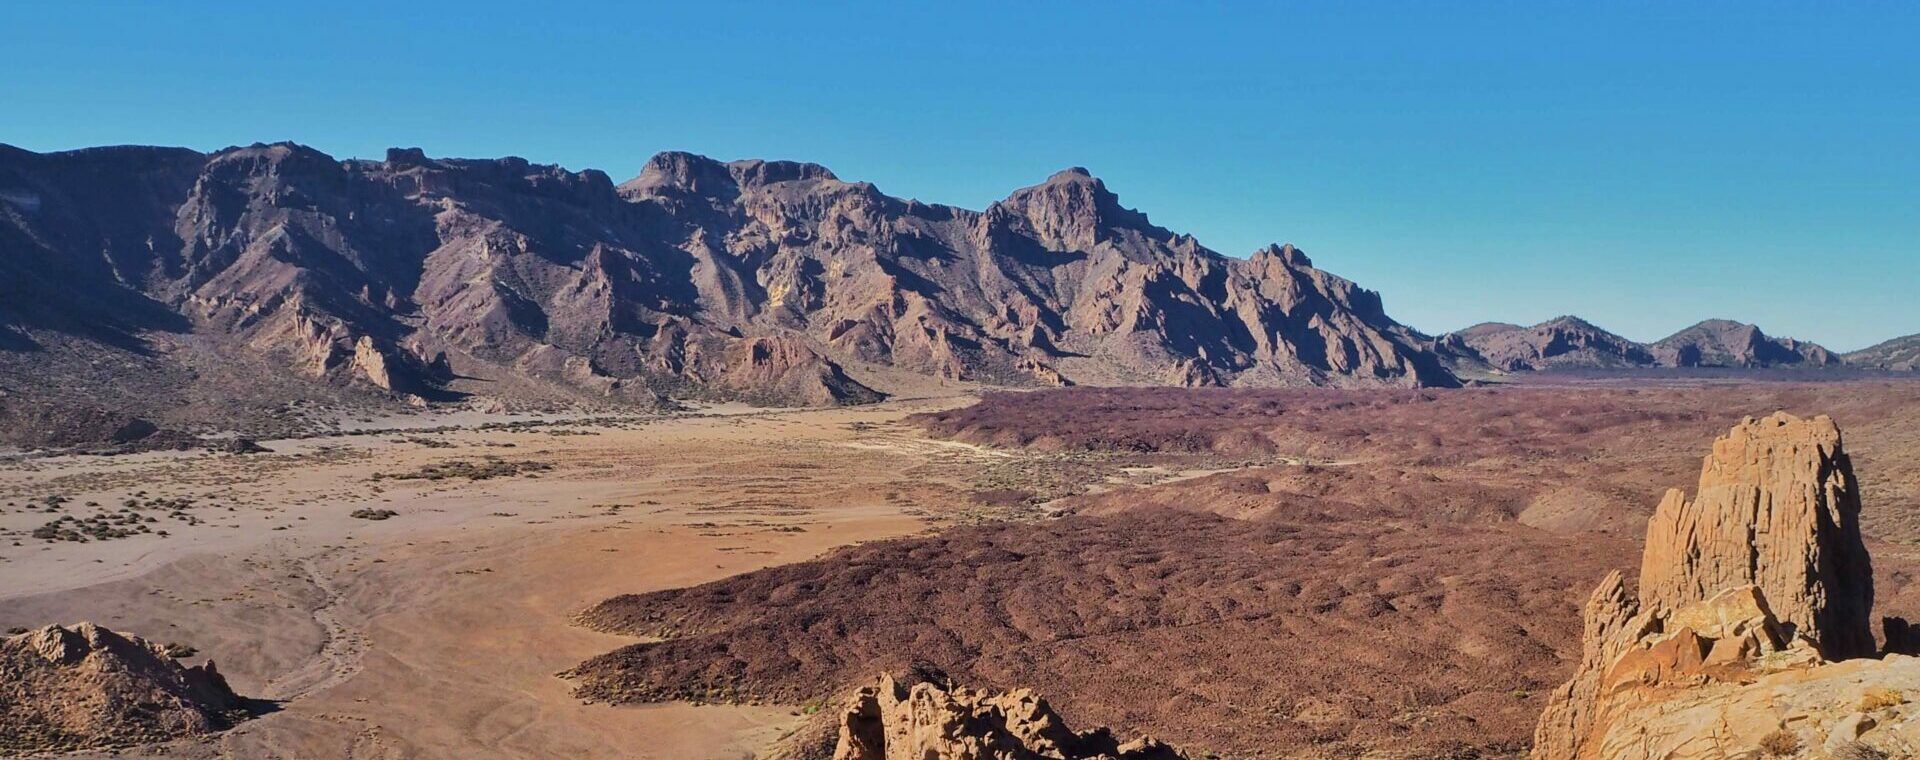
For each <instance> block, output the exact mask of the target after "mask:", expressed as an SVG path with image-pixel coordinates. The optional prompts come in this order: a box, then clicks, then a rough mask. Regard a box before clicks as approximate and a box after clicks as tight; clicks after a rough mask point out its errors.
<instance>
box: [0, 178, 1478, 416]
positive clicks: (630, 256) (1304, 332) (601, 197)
mask: <svg viewBox="0 0 1920 760" xmlns="http://www.w3.org/2000/svg"><path fill="white" fill-rule="evenodd" d="M0 251H5V252H6V254H7V255H4V256H0V326H4V327H0V352H5V353H0V381H4V380H5V379H6V378H7V375H8V373H14V374H18V375H20V376H22V377H25V376H27V375H28V374H29V373H31V372H32V371H33V370H35V369H45V368H46V367H47V366H50V364H51V363H52V359H51V358H50V357H51V356H52V355H57V354H60V353H62V352H67V351H71V350H74V349H73V348H72V346H71V345H70V344H72V343H74V342H76V341H79V342H83V343H85V344H86V345H89V346H96V347H104V349H103V350H112V351H119V352H121V353H122V354H127V355H134V356H142V357H145V356H153V357H158V359H159V360H169V359H172V360H175V361H176V363H184V362H188V360H189V359H193V358H195V357H199V358H201V359H204V360H205V361H204V362H203V364H204V366H207V367H210V368H215V372H198V373H182V377H186V378H188V379H187V380H185V381H184V382H202V383H204V382H210V381H211V380H212V378H210V377H208V376H209V375H210V374H215V373H217V372H218V371H228V372H240V371H241V366H240V364H238V363H235V362H231V361H226V360H225V359H227V358H229V357H235V356H246V357H265V358H263V359H262V361H263V362H265V363H267V364H268V366H269V368H271V369H278V370H283V371H284V370H286V369H289V368H291V369H292V370H293V373H292V374H296V375H298V376H300V377H303V378H306V379H307V380H309V381H311V382H313V383H316V384H319V385H322V386H324V387H327V388H358V389H361V390H364V391H366V392H369V393H372V394H376V395H378V394H388V395H393V394H412V395H414V396H420V397H426V398H432V397H434V396H435V393H436V391H457V392H476V393H497V392H502V391H501V390H500V389H502V388H525V387H531V385H539V386H540V387H543V388H546V387H551V388H553V389H557V390H556V391H555V392H559V391H562V390H564V391H565V392H568V393H573V394H578V395H583V396H584V397H586V398H588V399H596V398H601V397H607V396H612V397H614V398H616V399H629V400H635V401H647V400H649V399H651V398H652V394H651V393H650V392H674V393H687V394H702V393H704V394H709V395H722V396H739V395H754V396H760V397H774V396H781V397H784V398H783V399H782V400H785V401H795V402H801V401H804V402H812V403H821V402H829V401H830V402H837V403H845V402H849V401H859V400H865V399H868V398H872V397H874V396H875V394H874V393H873V391H872V389H870V388H868V389H865V390H862V389H861V388H860V387H858V386H857V381H853V380H842V379H840V378H841V376H842V375H845V376H848V377H854V376H859V375H861V372H862V370H863V368H875V369H887V368H890V369H895V370H902V371H905V372H911V373H919V374H924V375H928V376H933V377H939V378H944V379H948V380H967V381H981V382H991V383H1000V384H1013V385H1023V384H1045V385H1060V384H1066V383H1072V382H1109V383H1115V382H1118V383H1134V384H1165V383H1181V384H1206V385H1332V386H1428V385H1454V384H1456V381H1455V379H1454V378H1453V376H1452V375H1451V374H1450V373H1449V372H1448V371H1447V370H1446V369H1445V368H1444V367H1443V366H1441V364H1440V362H1439V360H1438V357H1437V356H1436V355H1435V354H1434V353H1433V351H1432V350H1431V349H1430V348H1429V346H1428V343H1429V342H1430V339H1428V338H1427V337H1425V336H1422V335H1420V334H1419V333H1417V332H1415V331H1413V330H1411V329H1409V328H1407V327H1405V326H1403V325H1401V324H1399V323H1397V322H1395V321H1393V320H1392V319H1391V318H1389V317H1388V316H1387V315H1386V312H1385V311H1384V309H1383V308H1382V306H1381V302H1380V299H1379V296H1378V295H1377V294H1375V293H1373V292H1371V291H1367V290H1365V289H1363V288H1360V287H1358V286H1356V285H1355V284H1353V283H1352V282H1349V281H1347V280H1344V279H1341V278H1338V277H1335V276H1333V275H1330V274H1328V273H1326V272H1324V271H1321V270H1319V269H1317V268H1315V267H1314V266H1313V264H1312V262H1311V261H1309V260H1308V259H1307V257H1306V256H1305V255H1304V254H1303V253H1301V252H1300V251H1299V250H1298V249H1295V248H1293V247H1292V246H1274V247H1270V248H1268V249H1265V250H1262V251H1260V252H1257V253H1255V254H1254V255H1253V256H1252V257H1251V258H1250V259H1235V258H1230V257H1227V256H1223V255H1221V254H1219V253H1216V252H1214V251H1212V250H1210V249H1208V248H1206V247H1205V246H1202V245H1200V244H1199V242H1198V241H1196V240H1194V238H1192V237H1191V236H1188V235H1181V234H1177V233H1174V232H1170V231H1168V230H1166V229H1163V228H1160V227H1157V226H1155V225H1153V224H1152V223H1151V222H1149V221H1148V219H1147V216H1146V215H1145V214H1143V213H1140V212H1139V211H1135V210H1133V209H1129V208H1126V207H1125V206H1123V205H1122V204H1121V203H1120V200H1119V198H1118V196H1116V195H1114V194H1113V193H1112V192H1111V191H1109V190H1108V189H1107V187H1106V185H1105V184H1104V183H1102V182H1101V181H1100V180H1099V179H1096V178H1094V177H1093V176H1091V175H1090V174H1088V173H1087V172H1086V171H1085V170H1080V169H1074V170H1068V171H1063V172H1060V173H1058V174H1055V175H1054V176H1053V177H1051V178H1049V179H1048V180H1047V181H1045V182H1043V183H1041V184H1039V185H1036V186H1033V187H1029V188H1025V189H1022V190H1018V191H1016V192H1014V193H1012V194H1011V195H1010V196H1008V197H1007V198H1006V199H1005V200H1003V201H1000V202H998V203H995V204H993V205H991V206H989V207H988V208H987V209H985V210H983V211H972V210H967V209H960V208H953V207H949V206H939V205H929V204H924V203H920V202H918V201H912V200H905V199H900V198H894V197H891V196H888V195H885V194H883V193H881V192H880V191H879V190H878V189H877V188H875V187H874V186H873V185H871V184H867V183H862V182H848V181H843V180H841V179H840V178H838V177H837V176H835V175H834V174H833V173H832V172H831V171H828V170H827V169H826V168H824V167H820V166H816V165H813V164H803V163H795V162H788V161H758V160H749V161H734V162H730V163H728V162H720V161H715V160H712V159H709V158H706V157H703V156H696V155H692V154H687V153H662V154H660V155H658V156H655V157H654V158H653V159H652V160H651V161H649V162H648V163H647V165H646V167H645V168H643V169H642V170H641V172H640V175H639V176H638V177H636V178H635V179H633V180H631V181H629V182H626V183H624V184H620V185H615V184H614V183H613V182H612V181H611V180H610V179H609V178H608V177H607V175H605V174H604V173H601V172H599V171H593V170H587V171H578V172H576V171H569V170H566V169H562V168H560V167H557V166H541V165H536V164H531V163H528V162H527V161H525V160H522V159H519V158H502V159H493V160H469V159H452V158H431V157H428V156H427V155H426V154H425V153H424V152H422V151H419V150H417V149H405V150H403V149H396V150H393V151H389V153H388V154H387V156H386V157H385V159H384V160H379V161H372V160H338V159H335V158H333V157H331V156H328V155H326V154H324V153H321V152H319V151H317V150H313V149H312V148H308V147H305V146H301V145H296V144H292V143H276V144H272V145H252V146H246V147H235V148H228V149H225V150H221V151H217V152H214V153H211V154H202V153H198V152H195V151H190V150H179V149H160V148H134V147H117V148H99V149H92V150H84V151H71V152H62V153H46V154H41V153H33V152H29V151H24V150H18V149H15V148H10V147H6V146H0ZM181 336H185V337H181ZM769 340H771V341H776V342H777V343H776V344H775V345H774V346H773V348H774V349H775V350H774V352H773V353H774V356H772V357H771V358H773V359H774V361H771V362H761V363H754V362H753V361H752V360H751V359H749V363H748V365H746V366H747V367H748V369H747V371H745V372H737V371H734V369H733V368H732V367H733V366H734V365H732V364H731V363H730V362H731V359H733V358H738V357H741V356H748V357H751V356H759V355H762V354H764V352H765V349H767V348H768V347H769V346H768V344H765V343H764V342H763V341H769ZM690 353H700V354H703V355H704V356H705V357H707V358H706V360H705V363H700V362H695V361H693V358H694V357H691V356H689V355H688V354H690ZM116 355H118V354H116ZM721 357H724V358H721ZM268 359H271V361H270V362H269V361H268ZM788 359H790V360H791V361H788ZM789 371H790V372H789ZM147 375H148V377H149V378H151V377H152V376H153V375H154V373H147ZM36 379H39V380H44V378H36ZM119 382H122V383H131V382H135V381H134V380H132V379H128V378H122V379H120V380H119ZM148 382H152V381H151V380H148ZM743 382H745V383H746V384H747V385H749V386H750V387H742V385H741V383H743ZM20 384H21V385H25V383H20Z"/></svg>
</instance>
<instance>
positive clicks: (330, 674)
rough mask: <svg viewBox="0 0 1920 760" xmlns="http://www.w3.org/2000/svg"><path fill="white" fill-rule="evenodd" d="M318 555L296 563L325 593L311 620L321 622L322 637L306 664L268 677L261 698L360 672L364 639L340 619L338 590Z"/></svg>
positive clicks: (290, 696) (293, 695)
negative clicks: (276, 676) (318, 647)
mask: <svg viewBox="0 0 1920 760" xmlns="http://www.w3.org/2000/svg"><path fill="white" fill-rule="evenodd" d="M319 559H320V558H318V557H304V558H301V559H300V562H299V565H300V570H301V572H302V574H304V575H305V576H306V578H307V580H308V581H309V582H311V583H312V584H313V585H314V586H315V587H316V588H318V589H320V591H321V593H323V594H325V595H326V598H325V602H324V603H323V604H321V605H320V606H319V607H316V608H314V610H313V621H314V622H315V623H317V624H318V625H319V626H320V629H321V630H322V631H323V632H324V635H325V638H324V639H322V641H321V644H320V650H319V651H318V652H315V653H314V656H313V659H312V660H310V661H309V662H308V663H307V664H305V665H302V666H301V667H300V668H299V669H297V670H294V671H293V672H290V673H287V674H285V675H282V676H280V677H278V678H275V679H273V680H272V681H269V682H268V683H267V687H266V689H265V690H263V691H262V693H261V694H260V698H262V699H270V700H274V701H277V702H287V701H292V700H295V699H299V698H301V697H305V696H307V695H310V694H315V693H318V692H321V691H324V690H326V689H328V688H330V687H332V686H335V685H337V684H340V683H343V682H345V681H346V680H347V679H349V678H352V677H353V676H354V674H355V673H358V672H360V660H361V656H362V655H363V654H364V652H365V650H366V641H365V639H364V638H363V637H362V635H361V633H360V632H359V631H355V630H353V629H350V628H348V627H347V626H346V625H345V624H344V623H342V622H340V615H339V607H340V603H341V599H342V597H341V594H340V590H339V588H338V587H336V586H335V585H334V582H333V580H332V579H331V578H329V577H328V575H327V573H326V571H324V570H321V569H320V566H319Z"/></svg>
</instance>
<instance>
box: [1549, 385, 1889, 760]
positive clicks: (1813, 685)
mask: <svg viewBox="0 0 1920 760" xmlns="http://www.w3.org/2000/svg"><path fill="white" fill-rule="evenodd" d="M1859 512H1860V498H1859V490H1858V485H1857V482H1856V481H1855V479H1854V475H1853V471H1852V467H1851V465H1850V463H1849V461H1848V459H1847V456H1846V453H1845V451H1844V449H1843V447H1842V444H1841V436H1840V432H1839V430H1838V429H1837V428H1836V427H1835V426H1834V424H1833V422H1832V421H1831V420H1829V419H1827V418H1826V417H1816V418H1814V419H1811V420H1803V419H1800V418H1797V417H1793V416H1791V415H1787V414H1784V413H1783V414H1775V415H1773V416H1771V417H1767V418H1764V419H1747V420H1744V421H1742V422H1741V423H1740V424H1739V425H1738V426H1736V427H1735V428H1734V429H1733V430H1732V432H1730V433H1728V434H1727V435H1726V436H1723V437H1722V438H1720V439H1719V440H1717V441H1715V442H1714V447H1713V453H1712V454H1710V455H1709V456H1708V457H1707V458H1706V461H1705V463H1704V465H1703V466H1702V468H1701V476H1700V487H1699V491H1698V492H1697V493H1696V494H1695V497H1694V498H1693V499H1692V500H1688V499H1687V498H1686V497H1685V494H1683V493H1681V492H1679V491H1677V490H1676V491H1670V492H1669V493H1668V494H1667V496H1666V498H1665V499H1664V500H1663V501H1662V502H1661V504H1660V507H1659V509H1658V510H1656V512H1655V514H1654V516H1653V518H1652V520H1651V521H1650V522H1649V524H1648V528H1647V543H1646V551H1645V554H1644V556H1643V565H1642V568H1641V578H1640V588H1639V591H1638V593H1634V592H1632V591H1629V589H1628V587H1627V584H1626V581H1625V579H1624V577H1623V576H1622V575H1621V574H1620V573H1619V572H1614V573H1613V574H1611V575H1609V576H1608V577H1607V578H1606V580H1604V581H1603V582H1602V583H1601V584H1600V586H1599V588H1597V589H1595V591H1594V593H1593V595H1592V596H1591V597H1590V598H1589V599H1588V601H1587V605H1586V608H1585V610H1584V613H1583V614H1584V618H1585V638H1584V641H1583V652H1582V657H1581V662H1580V665H1579V667H1578V669H1577V670H1576V671H1575V673H1574V676H1573V678H1572V679H1570V680H1569V681H1568V682H1567V683H1566V684H1565V685H1563V686H1561V687H1560V689H1558V690H1557V691H1556V692H1555V693H1554V694H1553V696H1552V698H1551V699H1550V700H1549V702H1548V705H1547V707H1546V709H1545V710H1544V711H1543V713H1542V715H1541V718H1540V723H1539V727H1538V729H1537V731H1536V734H1535V739H1534V747H1533V755H1532V756H1533V757H1534V758H1535V760H1640V759H1641V758H1646V759H1649V760H1651V759H1652V758H1660V759H1662V760H1686V759H1688V758H1701V759H1703V760H1704V759H1706V758H1735V757H1754V758H1758V757H1762V756H1768V757H1853V758H1874V757H1882V758H1884V757H1912V756H1914V755H1913V753H1914V752H1915V751H1917V750H1920V720H1916V719H1917V718H1920V706H1916V705H1914V704H1913V703H1912V702H1911V701H1910V695H1914V694H1916V693H1920V692H1917V691H1916V690H1920V659H1915V658H1912V657H1908V656H1904V655H1901V654H1895V653H1888V654H1886V655H1885V658H1884V659H1880V660H1875V659H1872V658H1873V657H1875V656H1876V654H1877V652H1876V650H1875V647H1874V640H1873V633H1872V628H1871V626H1870V621H1869V613H1870V611H1871V608H1872V602H1873V587H1872V571H1871V567H1870V564H1869V559H1868V556H1867V552H1866V549H1865V547H1864V545H1863V544H1862V542H1861V539H1860V529H1859ZM1888 627H1889V630H1890V631H1892V630H1895V629H1896V628H1898V629H1901V630H1904V628H1905V626H1904V624H1899V625H1896V624H1895V623H1894V622H1892V621H1890V622H1889V624H1888ZM1890 638H1891V637H1890ZM1889 643H1890V644H1891V643H1895V642H1893V641H1891V640H1890V642H1889ZM1842 753H1853V754H1842ZM1876 753H1878V754H1876Z"/></svg>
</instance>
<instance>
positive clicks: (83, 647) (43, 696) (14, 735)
mask: <svg viewBox="0 0 1920 760" xmlns="http://www.w3.org/2000/svg"><path fill="white" fill-rule="evenodd" d="M243 708H244V704H243V703H242V701H241V699H240V698H239V697H237V696H235V695H234V693H233V691H232V690H231V689H229V688H227V682H226V680H225V679H223V678H221V677H220V673H219V672H218V671H216V670H215V669H214V666H213V663H207V664H206V665H202V666H194V667H186V666H183V665H181V664H179V663H178V662H175V661H174V660H173V658H171V657H169V656H168V654H167V652H166V650H165V649H163V648H162V647H160V646H157V645H155V644H152V643H149V642H147V641H146V640H144V639H141V638H138V637H134V636H125V635H122V634H119V633H115V632H113V631H110V630H107V629H105V628H101V627H99V626H96V625H93V624H92V623H80V624H77V625H74V626H72V627H62V626H47V627H45V628H40V629H38V630H33V631H28V632H26V633H21V634H18V635H14V636H9V637H7V638H6V639H4V640H0V752H39V751H57V750H72V749H81V748H86V747H102V746H119V745H128V744H140V743H147V742H156V741H166V740H170V739H177V738H181V737H186V736H195V735H201V734H208V733H212V732H215V731H219V730H221V729H224V728H227V727H228V726H230V725H232V723H233V721H235V720H238V719H240V718H242V717H245V712H244V709H243Z"/></svg>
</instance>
